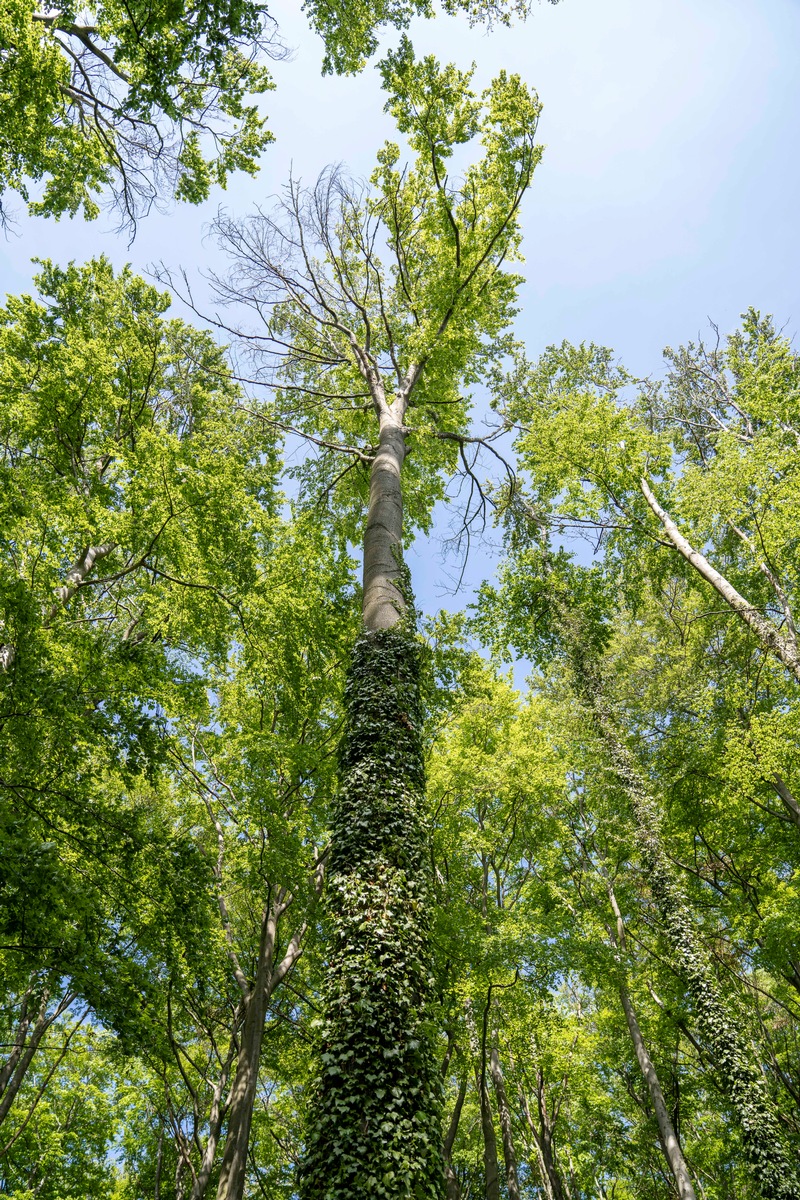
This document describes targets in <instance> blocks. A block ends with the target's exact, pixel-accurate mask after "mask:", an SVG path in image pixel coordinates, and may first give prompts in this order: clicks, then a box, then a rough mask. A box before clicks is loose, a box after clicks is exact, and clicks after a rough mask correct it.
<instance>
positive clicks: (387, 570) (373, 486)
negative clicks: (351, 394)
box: [363, 407, 406, 630]
mask: <svg viewBox="0 0 800 1200" xmlns="http://www.w3.org/2000/svg"><path fill="white" fill-rule="evenodd" d="M399 411H400V409H399V408H398V413H399ZM405 456H406V442H405V435H404V434H403V430H402V426H401V424H400V422H399V417H398V416H395V414H394V412H393V410H392V409H391V408H388V407H386V409H385V411H384V412H383V413H381V417H380V440H379V442H378V453H377V454H376V455H375V459H374V461H373V463H372V466H371V468H370V477H369V509H368V511H367V525H366V529H365V531H364V599H363V616H364V625H365V626H366V628H367V629H369V630H377V629H391V628H392V627H393V626H394V625H396V624H397V623H398V622H399V621H400V620H401V618H402V617H403V615H404V614H405V610H406V604H405V600H404V598H403V593H402V591H401V589H400V588H399V587H398V583H399V582H400V578H401V574H402V548H403V493H402V488H401V483H400V473H401V471H402V468H403V460H404V458H405Z"/></svg>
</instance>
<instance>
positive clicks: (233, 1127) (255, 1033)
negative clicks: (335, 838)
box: [192, 870, 322, 1200]
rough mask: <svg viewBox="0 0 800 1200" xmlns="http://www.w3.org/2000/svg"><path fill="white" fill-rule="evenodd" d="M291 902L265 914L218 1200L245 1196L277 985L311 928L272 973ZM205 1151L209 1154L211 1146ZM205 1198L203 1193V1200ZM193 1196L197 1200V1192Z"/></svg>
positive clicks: (281, 900) (285, 898)
mask: <svg viewBox="0 0 800 1200" xmlns="http://www.w3.org/2000/svg"><path fill="white" fill-rule="evenodd" d="M316 879H317V880H318V881H319V883H320V885H321V879H322V876H321V873H320V871H319V870H318V871H317V873H316ZM291 902H292V897H291V896H290V895H286V893H284V892H283V891H282V890H281V891H279V894H278V899H277V901H276V902H275V904H270V905H269V907H268V909H267V910H266V912H265V914H264V922H263V925H262V932H261V942H260V945H259V954H258V965H257V969H256V978H255V981H254V983H253V988H252V990H251V992H250V996H249V1000H248V1002H247V1012H246V1014H245V1019H244V1028H243V1030H242V1043H241V1047H240V1049H239V1060H238V1062H237V1064H236V1074H235V1076H234V1080H233V1087H232V1088H231V1094H230V1097H229V1100H228V1114H229V1115H228V1132H227V1135H226V1138H225V1153H224V1154H223V1156H222V1167H221V1170H220V1177H219V1185H218V1187H217V1200H242V1197H243V1196H244V1186H245V1173H246V1170H247V1150H248V1146H249V1143H250V1126H251V1125H252V1122H253V1107H254V1105H255V1098H256V1086H257V1084H258V1068H259V1063H260V1061H261V1044H262V1042H263V1040H264V1021H265V1020H266V1015H267V1005H268V1004H269V1001H270V999H271V998H272V995H273V993H274V992H275V990H276V988H277V987H278V985H279V984H280V983H281V982H282V981H283V980H284V979H285V977H286V976H287V975H288V973H289V971H290V970H291V969H292V967H293V966H294V964H295V962H296V961H297V959H298V958H299V957H300V954H301V952H302V940H303V937H304V936H305V932H306V928H307V926H306V924H305V923H304V924H303V925H302V926H301V927H300V929H298V931H297V932H296V933H295V934H294V936H293V937H292V940H291V941H290V943H289V946H288V947H287V950H286V953H285V954H284V956H283V958H282V959H281V961H280V963H278V965H277V966H276V967H274V968H273V965H272V964H273V954H274V951H275V935H276V932H277V927H278V921H279V920H280V917H281V916H282V914H283V913H284V912H285V911H286V909H287V908H288V907H289V905H290V904H291ZM217 1136H219V1135H217ZM215 1148H216V1147H215ZM206 1149H207V1150H208V1147H206ZM213 1161H214V1159H213V1154H212V1156H211V1159H210V1163H209V1171H208V1173H207V1174H206V1183H207V1181H208V1174H210V1168H211V1166H212V1165H213ZM204 1187H205V1184H204ZM202 1194H203V1193H202V1192H200V1193H199V1196H202ZM192 1197H193V1200H194V1191H193V1193H192Z"/></svg>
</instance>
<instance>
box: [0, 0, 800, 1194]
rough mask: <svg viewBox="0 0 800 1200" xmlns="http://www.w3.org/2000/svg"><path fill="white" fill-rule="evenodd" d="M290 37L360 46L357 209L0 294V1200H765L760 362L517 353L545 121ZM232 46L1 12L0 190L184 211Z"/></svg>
mask: <svg viewBox="0 0 800 1200" xmlns="http://www.w3.org/2000/svg"><path fill="white" fill-rule="evenodd" d="M524 10H525V6H523V5H515V6H512V7H511V8H507V7H501V6H495V5H492V4H490V5H486V4H480V5H475V4H472V3H471V0H470V2H469V3H467V4H459V5H455V4H454V5H451V6H448V7H447V11H448V12H451V13H453V12H459V13H461V14H462V16H465V17H466V18H467V21H484V22H488V23H489V25H491V24H493V23H495V24H496V23H498V22H499V23H503V22H505V21H507V20H509V19H510V18H511V16H518V17H519V16H523V15H524ZM558 11H559V13H560V12H561V10H560V9H559V10H558ZM306 15H307V19H308V21H309V22H310V23H311V25H312V26H313V27H314V28H315V29H316V30H317V31H318V32H319V33H320V34H321V35H322V38H323V42H324V50H323V53H324V59H323V64H322V65H323V70H324V71H325V72H327V73H332V72H334V73H347V72H356V71H359V70H361V69H362V67H363V66H364V63H365V62H366V60H367V59H368V58H369V57H370V56H372V55H373V54H375V53H376V51H378V49H379V44H380V40H381V37H382V36H383V34H384V32H385V30H386V28H387V27H390V28H391V29H394V30H399V31H400V33H399V36H397V37H396V38H395V39H394V41H393V42H392V45H391V46H389V47H388V48H387V49H385V51H384V53H383V57H382V58H381V59H380V61H379V71H378V74H379V77H380V82H381V88H382V98H381V103H382V105H384V106H385V111H386V113H387V114H388V116H389V118H390V119H391V120H392V121H393V122H394V125H395V129H396V132H395V133H394V135H393V136H390V138H389V139H388V140H386V141H385V142H384V143H383V144H382V145H376V146H375V147H374V148H373V160H372V167H371V170H370V173H369V175H368V178H367V179H365V180H361V179H359V178H357V177H355V176H353V175H351V174H350V173H349V172H348V170H347V169H346V167H345V166H342V165H328V166H326V167H324V169H323V170H322V171H321V173H320V174H319V176H318V178H317V180H316V182H315V183H312V184H310V185H308V184H304V183H303V182H301V181H300V180H299V179H298V178H297V176H296V175H294V174H292V176H290V178H289V179H288V181H287V182H286V183H285V185H284V187H283V189H282V191H280V193H279V194H278V196H277V198H274V199H273V200H271V201H265V203H264V204H263V205H262V206H260V207H259V209H258V210H257V211H255V212H251V213H250V214H247V215H244V216H236V215H233V214H231V213H229V212H227V211H220V213H219V214H218V217H217V219H216V221H215V222H214V224H213V226H212V229H211V231H210V233H211V238H212V239H213V241H214V244H215V245H216V247H217V249H218V251H219V253H220V255H221V259H220V260H218V261H221V262H222V263H223V266H222V267H221V268H220V269H219V270H215V271H214V273H213V275H212V276H211V277H210V279H209V282H210V289H211V296H212V299H211V300H210V301H209V304H208V306H207V311H205V312H204V311H203V309H202V305H201V303H200V301H199V300H198V301H197V302H196V301H195V293H194V291H193V290H192V281H193V279H194V278H195V277H196V276H194V275H193V273H192V271H191V270H189V269H188V268H187V269H186V270H182V267H183V264H179V263H172V262H170V261H165V263H164V264H163V265H162V267H161V268H160V269H159V271H158V278H157V279H156V280H154V278H153V275H152V274H150V275H148V277H146V278H145V277H144V276H142V275H140V274H139V273H137V271H135V270H134V269H133V268H132V267H130V266H125V267H117V266H116V265H115V264H114V263H113V262H112V260H111V258H110V257H109V256H106V255H101V254H98V255H95V256H94V257H92V258H91V259H90V260H89V261H87V262H85V263H79V262H76V261H71V260H70V256H69V254H65V256H64V261H63V262H57V261H55V260H53V259H51V258H44V257H43V258H40V259H36V260H35V276H34V281H33V286H32V287H31V288H30V289H28V290H26V291H21V292H16V293H14V294H10V295H8V296H7V297H6V300H5V303H4V304H3V306H2V307H0V517H1V519H0V978H2V983H3V986H2V991H1V992H0V1193H2V1194H3V1195H9V1196H14V1197H17V1198H18V1200H33V1198H34V1197H40V1198H41V1200H73V1198H74V1200H85V1198H87V1197H96V1198H97V1200H209V1198H210V1197H212V1196H216V1197H217V1200H245V1198H248V1200H250V1198H252V1197H259V1196H260V1197H266V1198H268V1200H367V1197H369V1198H370V1200H661V1198H663V1197H669V1196H677V1197H679V1200H759V1198H762V1197H763V1198H764V1200H798V1198H800V1169H799V1164H800V1117H799V1116H798V1113H800V886H798V881H799V880H800V752H799V751H798V746H799V745H800V741H799V738H800V729H798V720H800V706H798V700H797V688H798V685H800V644H799V643H798V621H800V614H798V612H797V604H798V600H797V578H798V567H799V566H800V563H799V562H798V553H799V550H798V547H800V490H799V489H798V477H797V476H798V468H797V454H798V446H799V445H800V408H799V406H798V396H800V355H798V352H797V350H796V349H795V347H794V345H793V342H792V339H791V337H790V336H789V335H788V334H787V333H786V332H785V331H784V330H783V329H782V328H781V327H780V325H779V324H778V321H777V319H774V318H773V317H771V316H768V315H767V314H766V313H764V312H761V311H758V310H757V309H756V308H750V309H748V310H746V311H745V312H744V313H743V314H742V316H741V319H740V321H739V323H738V325H737V326H736V327H734V328H731V329H730V330H728V331H720V330H718V329H716V327H714V326H710V327H709V330H708V333H707V334H706V335H703V336H696V335H695V336H694V338H693V339H691V340H690V339H689V338H688V336H687V340H685V341H684V342H683V344H680V345H678V347H677V348H674V347H668V348H667V349H666V350H665V351H664V356H663V360H662V361H661V363H658V362H653V363H652V364H651V369H650V370H649V372H648V373H647V374H642V372H641V371H634V370H632V369H630V368H628V367H627V366H626V365H625V363H624V362H623V361H622V359H621V358H620V357H619V355H618V353H617V351H616V350H615V349H614V348H610V347H606V346H602V345H598V344H595V343H594V342H593V341H591V340H589V339H588V338H587V340H585V341H582V342H578V343H577V344H575V343H573V342H571V341H569V340H559V341H558V342H556V343H554V344H553V345H550V346H548V347H547V348H546V349H544V350H543V351H541V352H537V350H536V348H535V346H534V345H528V344H526V340H525V339H524V338H523V336H522V335H521V332H520V320H519V318H520V314H521V312H523V311H524V305H525V303H526V296H527V295H528V293H527V292H526V290H525V287H524V284H525V276H524V259H523V248H524V242H523V236H524V233H525V231H526V228H527V226H526V221H527V220H528V213H529V211H530V209H529V207H526V205H527V200H528V196H529V194H531V195H533V196H535V195H536V189H537V187H538V186H539V180H540V178H541V177H542V175H543V173H544V172H545V171H546V170H547V157H546V156H545V155H543V149H542V145H541V143H540V142H539V140H538V139H539V121H540V115H541V109H542V105H541V102H540V98H539V95H538V94H537V92H536V91H535V90H534V89H533V87H532V86H531V85H530V84H529V82H528V81H527V80H525V79H524V78H522V77H521V76H520V75H519V74H515V73H514V72H512V71H510V70H505V69H503V70H500V71H499V72H498V73H497V74H496V75H495V77H494V78H493V79H491V80H489V81H487V82H486V83H485V84H483V85H479V84H478V82H477V80H478V79H480V78H481V75H480V71H479V69H478V68H476V67H475V66H474V65H473V67H472V68H471V69H469V68H468V67H467V66H466V65H465V64H457V63H449V62H446V61H442V60H440V58H438V57H437V56H435V55H432V54H428V55H420V54H418V53H417V52H416V51H415V49H414V46H413V43H412V40H411V36H410V34H409V33H408V32H406V30H407V28H408V27H409V26H411V22H412V18H415V17H420V16H422V17H431V16H433V11H432V9H431V8H430V6H429V5H427V4H426V3H419V4H417V3H416V2H412V3H410V4H407V5H406V4H385V5H384V4H376V5H371V4H361V3H357V2H354V3H348V4H343V5H328V4H309V5H308V6H307V9H306ZM411 31H412V32H413V26H411ZM278 36H279V30H278V27H277V26H276V25H275V24H274V22H273V19H272V18H271V17H270V15H269V14H268V13H267V11H266V10H265V9H264V8H263V6H260V5H256V4H252V3H249V2H248V0H237V2H236V3H219V2H217V0H215V2H214V3H209V4H199V5H198V4H188V3H186V4H184V3H179V4H177V5H175V4H172V5H167V4H164V3H161V2H160V0H159V3H157V4H155V5H153V4H149V5H146V6H139V7H138V8H137V6H136V5H135V4H134V5H131V4H127V3H126V4H120V5H118V4H116V3H114V4H112V3H102V4H99V5H97V6H96V8H95V9H94V10H92V11H91V12H89V11H88V10H84V9H80V10H78V9H67V8H61V9H58V10H57V11H56V10H53V9H46V10H42V11H39V10H38V9H37V8H36V7H35V6H33V5H31V4H29V3H27V0H12V4H11V7H10V8H9V7H7V8H6V10H4V12H3V14H0V120H1V121H2V123H1V124H0V128H1V129H2V132H0V177H1V178H2V180H3V181H4V184H5V186H6V187H7V188H8V189H11V190H16V191H18V192H19V193H20V194H21V195H22V196H23V197H24V198H25V199H26V200H30V201H31V203H32V205H33V206H34V209H35V211H36V212H38V213H39V215H41V216H49V217H58V216H59V215H63V214H73V215H75V214H77V213H78V211H79V210H81V209H82V210H83V216H84V218H91V217H93V216H95V215H96V212H97V203H98V200H99V199H101V198H103V197H105V198H108V196H109V195H111V196H112V197H113V198H115V201H116V203H117V204H118V206H119V207H120V212H121V215H122V219H123V223H125V224H127V225H128V227H129V229H130V228H131V227H133V226H135V224H136V222H137V221H138V220H139V218H140V217H143V216H144V215H145V214H146V212H147V210H148V208H149V207H150V206H151V205H154V204H160V203H161V202H162V200H166V199H168V198H177V199H178V200H183V201H188V202H190V203H197V202H199V201H200V200H202V199H204V198H205V197H206V196H207V195H209V194H210V192H211V190H212V188H213V187H215V186H217V185H222V184H224V182H225V180H226V178H227V176H228V174H229V173H231V172H234V171H237V170H245V171H253V170H255V169H256V168H257V167H258V166H259V163H260V156H261V153H262V151H263V150H264V148H265V147H266V145H267V142H268V141H269V140H270V139H271V136H272V135H271V134H270V133H269V132H268V130H267V127H266V124H265V123H264V118H263V116H262V114H261V112H260V110H259V109H258V108H257V107H256V106H255V105H254V103H253V97H254V96H257V95H258V94H260V93H261V92H262V91H264V90H266V89H267V88H269V87H271V86H272V84H271V81H270V78H269V76H268V74H267V71H266V67H265V59H266V58H269V55H270V54H274V53H280V52H281V50H280V44H279V42H278V41H277V40H276V39H278ZM6 118H7V119H6ZM265 161H268V159H267V160H265ZM43 181H44V191H43V192H41V194H40V193H38V192H37V193H36V196H37V197H38V198H34V191H30V192H29V190H28V189H29V188H30V187H31V186H32V185H34V184H38V183H42V182H43ZM171 219H172V218H171ZM187 301H188V303H186V302H187ZM444 508H446V509H448V510H449V515H450V516H451V517H452V519H453V521H454V522H455V529H456V539H457V540H458V542H459V544H460V546H461V547H462V549H464V550H466V551H468V552H471V551H472V550H473V549H474V547H475V545H476V543H477V542H478V541H479V538H480V531H481V530H486V531H488V533H489V535H490V536H491V539H492V541H493V544H494V547H495V554H494V558H493V560H492V561H491V562H490V563H489V564H488V566H487V569H486V571H485V578H483V580H482V582H481V583H480V586H479V587H478V588H477V589H476V590H475V593H474V595H473V596H472V597H471V598H470V597H459V598H458V603H457V605H453V606H452V608H451V610H449V611H448V610H446V609H442V610H440V611H420V608H419V601H418V599H417V597H416V595H415V589H417V590H419V582H420V568H419V562H420V559H419V557H417V556H412V555H411V554H409V553H408V549H409V547H410V545H411V544H412V542H413V541H414V540H415V539H417V541H421V540H423V539H424V538H425V537H426V536H427V535H429V533H430V531H431V529H432V528H433V527H434V525H435V522H436V521H437V520H438V514H439V513H440V512H441V511H442V509H444ZM795 526H797V528H795ZM480 561H481V563H483V562H486V561H487V560H486V558H485V557H484V558H483V559H481V560H480ZM462 599H463V603H462Z"/></svg>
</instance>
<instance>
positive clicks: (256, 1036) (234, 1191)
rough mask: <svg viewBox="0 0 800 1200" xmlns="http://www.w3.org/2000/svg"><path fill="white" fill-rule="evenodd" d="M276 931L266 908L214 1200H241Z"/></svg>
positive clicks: (272, 912) (270, 909) (273, 912)
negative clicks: (215, 1199) (215, 1198)
mask: <svg viewBox="0 0 800 1200" xmlns="http://www.w3.org/2000/svg"><path fill="white" fill-rule="evenodd" d="M276 927H277V915H276V910H275V908H274V907H273V905H272V904H269V905H268V906H267V909H266V911H265V913H264V920H263V923H262V927H261V939H260V943H259V950H258V966H257V970H256V977H255V981H254V983H253V989H252V991H251V993H250V998H249V1000H248V1003H247V1012H246V1013H245V1018H244V1026H243V1028H242V1041H241V1046H240V1047H239V1059H238V1062H237V1064H236V1074H235V1076H234V1080H233V1087H232V1088H231V1095H230V1102H229V1106H228V1131H227V1134H226V1137H225V1153H224V1154H223V1156H222V1167H221V1170H220V1176H219V1184H218V1186H217V1200H242V1197H243V1195H244V1184H245V1172H246V1169H247V1146H248V1143H249V1141H250V1125H251V1123H252V1120H253V1105H254V1103H255V1095H256V1086H257V1084H258V1066H259V1062H260V1059H261V1043H262V1040H263V1038H264V1020H265V1018H266V1013H267V988H268V984H269V976H270V969H271V966H272V955H273V951H274V948H275V931H276Z"/></svg>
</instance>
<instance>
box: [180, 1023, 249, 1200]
mask: <svg viewBox="0 0 800 1200" xmlns="http://www.w3.org/2000/svg"><path fill="white" fill-rule="evenodd" d="M243 1008H244V1000H240V1001H239V1007H238V1008H237V1011H236V1014H234V1019H233V1031H232V1033H231V1040H230V1045H229V1047H228V1053H227V1055H226V1057H225V1062H224V1063H223V1065H222V1070H221V1072H220V1075H219V1078H218V1079H217V1082H216V1083H215V1085H214V1090H213V1093H212V1098H211V1112H210V1113H209V1118H208V1137H207V1139H206V1144H205V1149H204V1150H203V1158H202V1161H201V1163H200V1170H199V1171H198V1172H197V1175H196V1177H195V1180H194V1183H193V1185H192V1195H191V1200H203V1197H204V1196H205V1194H206V1188H207V1187H208V1181H209V1179H210V1177H211V1171H212V1168H213V1166H214V1160H215V1158H216V1156H217V1147H218V1145H219V1138H220V1133H221V1132H222V1122H223V1120H224V1118H225V1113H226V1112H227V1105H224V1104H223V1103H222V1094H223V1092H224V1091H225V1088H226V1087H227V1086H228V1079H229V1077H230V1072H231V1065H232V1063H233V1059H234V1055H235V1054H236V1033H237V1028H238V1024H239V1021H240V1020H241V1011H242V1009H243Z"/></svg>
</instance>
